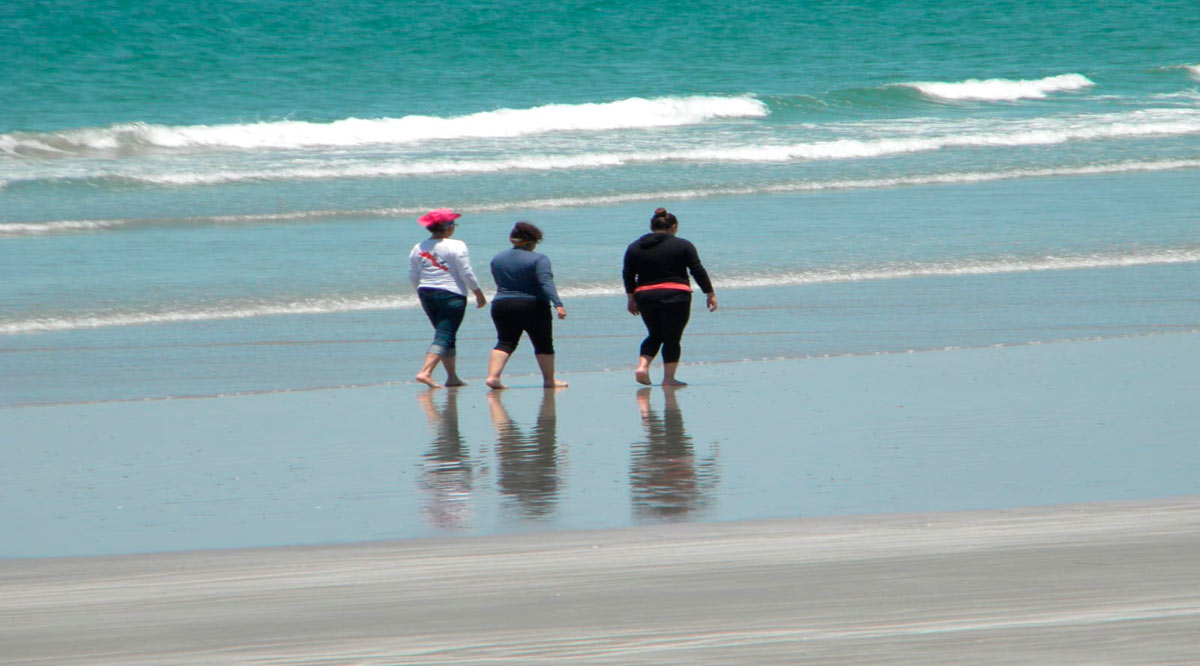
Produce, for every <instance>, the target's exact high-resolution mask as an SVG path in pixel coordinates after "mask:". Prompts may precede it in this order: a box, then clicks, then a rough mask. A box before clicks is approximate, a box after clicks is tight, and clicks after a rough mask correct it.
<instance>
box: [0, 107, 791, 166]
mask: <svg viewBox="0 0 1200 666" xmlns="http://www.w3.org/2000/svg"><path fill="white" fill-rule="evenodd" d="M769 113H770V112H769V110H768V109H767V105H766V104H765V103H763V102H761V101H759V100H758V99H755V98H754V97H752V96H750V95H740V96H731V97H718V96H706V95H692V96H687V97H658V98H641V97H631V98H628V99H623V100H618V101H614V102H601V103H586V104H547V105H543V106H537V107H532V108H527V109H497V110H495V111H483V112H479V113H472V114H469V115H465V116H455V117H438V116H418V115H410V116H403V117H400V118H374V119H371V118H345V119H342V120H336V121H333V122H328V123H317V122H308V121H299V120H281V121H272V122H259V123H246V124H227V125H192V126H167V125H155V124H149V123H141V122H138V123H126V124H121V125H112V126H110V127H101V128H83V129H74V130H65V131H60V132H48V133H12V134H2V135H0V152H4V153H9V154H12V155H24V154H39V155H41V154H45V155H56V154H72V153H80V152H83V153H87V152H96V151H99V152H111V151H117V150H126V149H130V148H160V149H176V150H178V149H189V148H192V149H194V148H210V149H211V148H225V149H254V148H273V149H289V148H290V149H303V148H319V147H353V146H370V145H380V144H407V143H415V142H420V141H429V140H448V139H464V138H489V137H497V138H504V137H515V136H525V135H530V134H542V133H547V132H562V131H601V130H617V129H636V128H653V127H673V126H678V125H690V124H697V123H703V122H707V121H710V120H713V119H716V118H759V117H763V116H766V115H768V114H769Z"/></svg>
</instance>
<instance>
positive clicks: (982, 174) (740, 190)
mask: <svg viewBox="0 0 1200 666" xmlns="http://www.w3.org/2000/svg"><path fill="white" fill-rule="evenodd" d="M1175 169H1200V160H1156V161H1150V162H1140V161H1129V162H1117V163H1113V164H1093V165H1083V166H1075V167H1047V168H1043V169H1009V170H1001V171H977V172H961V173H941V174H920V175H915V176H896V177H892V178H862V179H845V180H825V181H802V182H785V183H769V184H763V185H751V186H743V187H706V188H695V189H681V190H660V191H638V192H628V193H624V194H605V195H595V196H573V197H572V196H565V197H554V198H542V199H523V200H519V201H507V202H505V201H501V202H495V203H489V204H465V205H463V206H460V209H461V210H462V211H463V212H466V213H493V212H503V211H508V210H544V209H549V208H574V207H586V206H605V205H610V204H621V203H630V202H636V201H685V200H689V199H699V198H704V197H715V196H741V195H752V194H771V193H786V192H820V191H827V190H854V189H881V188H890V187H914V186H921V185H952V184H970V183H984V182H992V181H997V180H1013V179H1019V178H1053V177H1056V176H1086V175H1099V174H1108V173H1129V172H1138V171H1171V170H1175ZM429 208H430V207H429V206H425V207H419V206H418V207H410V208H366V209H356V210H308V211H295V212H289V213H248V214H243V215H212V216H198V217H190V218H178V219H138V218H128V219H117V220H56V221H49V222H24V223H7V224H5V223H0V238H4V237H6V236H7V237H20V236H41V235H46V234H55V233H73V232H87V231H100V230H109V229H117V228H121V227H125V226H145V225H151V224H164V225H186V224H231V225H237V224H254V223H258V222H292V221H304V220H320V219H335V218H342V217H413V216H416V215H420V214H421V213H423V212H425V211H426V210H428V209H429Z"/></svg>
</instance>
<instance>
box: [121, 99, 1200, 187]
mask: <svg viewBox="0 0 1200 666" xmlns="http://www.w3.org/2000/svg"><path fill="white" fill-rule="evenodd" d="M1197 133H1200V110H1196V109H1193V108H1170V109H1152V110H1142V111H1134V112H1127V113H1115V114H1096V115H1086V116H1071V117H1064V118H1050V119H1041V120H1037V121H1020V122H1004V123H993V124H991V126H985V127H979V126H971V127H964V128H962V129H961V130H960V131H953V130H951V131H946V130H943V131H942V132H941V133H937V134H933V133H930V134H923V135H912V134H911V133H910V134H905V135H900V134H898V135H897V136H894V137H883V138H875V139H834V140H828V141H812V142H801V143H787V144H751V145H740V146H716V147H705V148H679V149H665V150H646V151H620V152H585V153H578V154H568V155H546V154H542V155H539V154H536V153H533V154H527V155H522V156H520V157H515V158H502V159H432V160H413V159H412V158H410V157H406V158H403V159H395V160H386V159H371V160H348V161H342V162H331V163H329V164H323V165H312V164H309V165H304V166H299V167H286V166H271V167H265V168H264V167H255V168H247V169H218V170H213V171H203V170H198V169H189V170H187V171H179V172H174V171H163V170H159V171H154V172H144V171H142V172H127V173H123V174H121V176H120V177H122V178H125V179H128V180H131V181H135V182H139V183H145V184H151V185H165V186H195V185H219V184H225V183H237V182H247V181H292V180H301V181H304V180H327V179H338V178H394V177H406V176H430V175H454V174H488V173H503V172H508V171H557V170H572V169H595V168H611V167H620V166H627V165H636V164H661V163H667V162H698V163H703V162H746V163H754V162H759V163H770V162H794V161H808V160H812V161H816V160H846V159H871V158H878V157H888V156H893V155H901V154H906V153H920V152H932V151H938V150H945V149H953V148H1020V147H1023V146H1044V145H1055V144H1062V143H1069V142H1073V141H1094V140H1105V139H1127V138H1138V137H1152V136H1155V137H1156V136H1181V135H1188V134H1197Z"/></svg>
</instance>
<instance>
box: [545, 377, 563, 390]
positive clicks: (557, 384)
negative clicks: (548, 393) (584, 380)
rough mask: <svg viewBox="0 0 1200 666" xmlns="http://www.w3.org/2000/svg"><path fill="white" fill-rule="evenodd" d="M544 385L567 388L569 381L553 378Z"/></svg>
mask: <svg viewBox="0 0 1200 666" xmlns="http://www.w3.org/2000/svg"><path fill="white" fill-rule="evenodd" d="M542 387H544V388H567V383H566V382H564V381H563V380H561V379H552V380H550V381H548V382H546V383H544V384H542Z"/></svg>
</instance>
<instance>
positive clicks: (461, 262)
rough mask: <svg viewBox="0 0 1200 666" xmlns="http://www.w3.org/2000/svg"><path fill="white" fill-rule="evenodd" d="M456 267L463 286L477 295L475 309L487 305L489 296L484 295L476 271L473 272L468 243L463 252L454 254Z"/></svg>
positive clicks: (464, 245)
mask: <svg viewBox="0 0 1200 666" xmlns="http://www.w3.org/2000/svg"><path fill="white" fill-rule="evenodd" d="M454 267H455V269H456V270H457V271H458V275H459V277H460V278H461V279H462V281H463V284H464V285H466V287H467V289H470V290H471V293H472V294H474V295H475V307H476V308H481V307H483V306H485V305H487V296H484V295H483V290H482V289H480V288H479V279H478V278H476V277H475V271H473V270H471V256H470V254H469V253H468V252H467V245H466V243H463V244H462V252H456V253H454Z"/></svg>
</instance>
